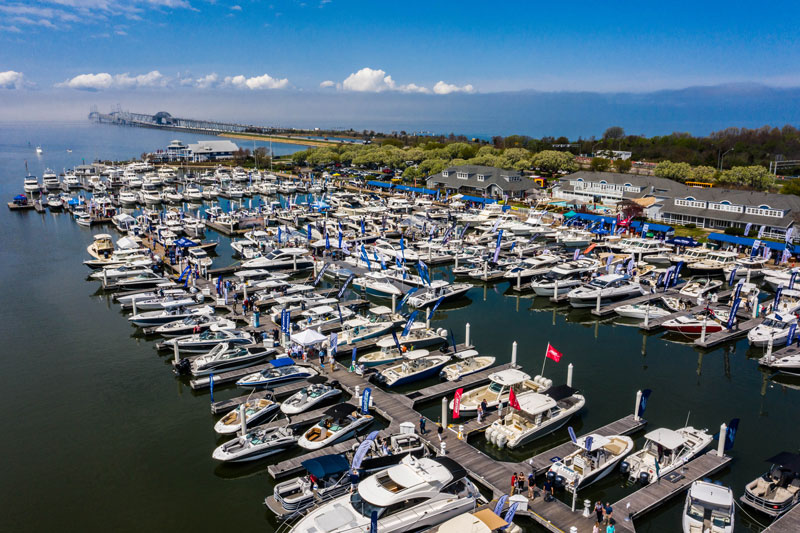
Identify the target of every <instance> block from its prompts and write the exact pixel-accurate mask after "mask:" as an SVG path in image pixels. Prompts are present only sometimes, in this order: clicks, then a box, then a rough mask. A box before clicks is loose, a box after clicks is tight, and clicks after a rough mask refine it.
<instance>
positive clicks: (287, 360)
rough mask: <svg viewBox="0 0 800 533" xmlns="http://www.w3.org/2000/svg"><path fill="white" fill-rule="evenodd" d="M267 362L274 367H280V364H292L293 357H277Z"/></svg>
mask: <svg viewBox="0 0 800 533" xmlns="http://www.w3.org/2000/svg"><path fill="white" fill-rule="evenodd" d="M267 362H268V363H269V364H271V365H272V366H273V367H275V368H280V367H282V366H292V365H293V364H294V359H292V358H291V357H279V358H278V359H273V360H272V361H267Z"/></svg>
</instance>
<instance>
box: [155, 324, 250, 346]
mask: <svg viewBox="0 0 800 533" xmlns="http://www.w3.org/2000/svg"><path fill="white" fill-rule="evenodd" d="M209 316H210V317H212V316H213V315H209ZM178 324H180V325H181V326H184V327H185V326H186V323H185V322H183V321H181V322H178ZM156 331H159V328H156ZM162 334H163V333H162ZM252 343H253V337H252V336H251V335H250V334H249V333H247V332H246V331H239V330H237V329H231V328H229V327H225V324H224V323H223V324H222V325H220V324H213V325H211V326H210V327H209V328H208V329H207V330H205V331H202V332H201V333H193V334H191V335H182V336H179V337H174V338H171V339H168V340H166V341H164V347H165V348H169V349H171V350H172V349H174V348H173V346H174V345H175V344H177V345H178V353H207V352H208V351H209V350H211V349H212V348H214V347H215V346H217V345H218V344H230V345H242V344H244V345H247V344H252Z"/></svg>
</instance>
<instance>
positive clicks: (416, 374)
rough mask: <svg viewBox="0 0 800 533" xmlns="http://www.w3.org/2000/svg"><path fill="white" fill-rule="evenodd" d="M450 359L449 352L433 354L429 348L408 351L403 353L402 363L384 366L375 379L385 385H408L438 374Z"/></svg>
mask: <svg viewBox="0 0 800 533" xmlns="http://www.w3.org/2000/svg"><path fill="white" fill-rule="evenodd" d="M449 360H450V355H449V354H446V355H445V354H435V355H431V353H430V352H428V350H414V351H410V352H406V353H404V354H403V360H402V363H399V364H393V365H391V366H389V367H387V368H384V369H383V370H381V371H380V372H379V373H378V374H377V375H376V376H375V379H376V380H377V381H378V383H381V384H383V385H384V386H385V387H396V386H398V385H406V384H408V383H413V382H414V381H420V380H422V379H425V378H429V377H431V376H435V375H437V374H438V373H439V371H440V370H441V369H442V367H444V365H446V364H447V362H448V361H449Z"/></svg>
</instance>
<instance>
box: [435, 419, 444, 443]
mask: <svg viewBox="0 0 800 533" xmlns="http://www.w3.org/2000/svg"><path fill="white" fill-rule="evenodd" d="M442 433H444V426H442V424H441V423H440V424H439V427H438V428H436V434H437V435H438V436H439V442H442Z"/></svg>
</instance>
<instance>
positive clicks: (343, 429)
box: [297, 403, 373, 450]
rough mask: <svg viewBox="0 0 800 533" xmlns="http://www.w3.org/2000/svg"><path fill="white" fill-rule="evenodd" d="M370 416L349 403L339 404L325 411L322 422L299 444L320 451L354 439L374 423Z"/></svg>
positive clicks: (307, 448)
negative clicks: (331, 445) (360, 431)
mask: <svg viewBox="0 0 800 533" xmlns="http://www.w3.org/2000/svg"><path fill="white" fill-rule="evenodd" d="M372 420H373V417H372V415H370V414H366V415H365V414H363V413H361V412H359V411H358V409H357V408H356V407H354V406H353V405H351V404H349V403H339V404H336V405H334V406H332V407H330V408H329V409H328V410H327V411H325V416H323V417H322V420H320V421H319V422H317V423H316V424H314V426H313V427H312V428H311V429H309V430H308V431H306V432H305V433H303V435H302V436H301V437H300V440H298V441H297V444H298V445H300V447H301V448H305V449H306V450H319V449H320V448H323V447H325V446H328V445H330V444H335V443H337V442H340V441H343V440H347V439H349V438H351V437H354V436H355V435H356V434H357V433H358V431H359V430H361V429H363V428H365V427H366V426H368V425H370V424H371V423H372Z"/></svg>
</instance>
